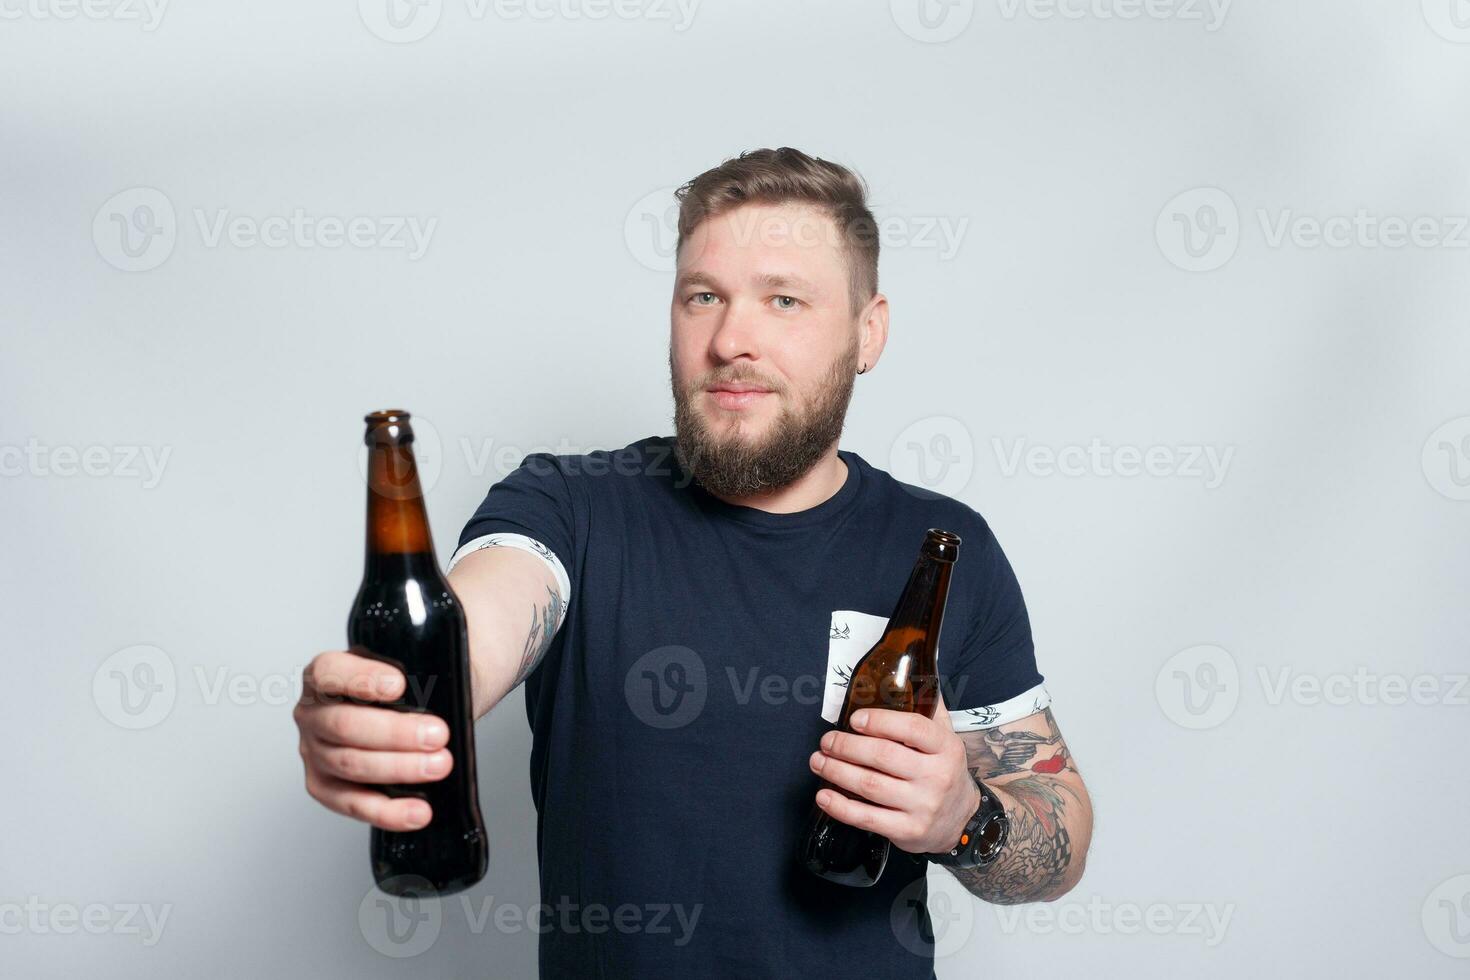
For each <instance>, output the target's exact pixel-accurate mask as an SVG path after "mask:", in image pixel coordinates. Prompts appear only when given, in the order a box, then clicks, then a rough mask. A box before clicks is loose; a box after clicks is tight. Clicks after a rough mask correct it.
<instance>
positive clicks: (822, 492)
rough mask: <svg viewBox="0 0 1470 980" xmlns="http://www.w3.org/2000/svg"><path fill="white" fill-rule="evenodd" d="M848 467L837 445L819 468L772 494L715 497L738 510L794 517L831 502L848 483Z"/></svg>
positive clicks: (818, 465)
mask: <svg viewBox="0 0 1470 980" xmlns="http://www.w3.org/2000/svg"><path fill="white" fill-rule="evenodd" d="M847 469H848V467H847V463H845V462H843V460H842V457H841V456H838V455H837V447H836V446H835V445H834V446H833V447H832V448H831V449H829V450H828V451H827V454H826V455H825V456H823V457H822V458H821V459H820V460H818V461H817V464H816V465H815V466H813V467H812V468H811V469H809V470H807V471H806V473H804V474H803V475H802V476H801V477H800V478H798V479H797V480H796V481H795V482H793V483H789V484H787V485H786V486H784V487H781V488H780V489H779V490H773V491H771V492H770V493H763V494H749V495H746V496H742V497H726V496H723V495H721V494H715V496H716V497H719V499H720V500H723V501H724V502H725V503H727V504H734V505H736V506H738V507H754V508H756V509H757V510H763V511H766V512H767V513H770V514H795V513H797V512H799V511H803V510H811V509H812V508H813V507H816V506H817V505H818V504H822V503H825V502H826V501H828V500H830V499H831V498H832V497H833V496H834V495H835V494H836V493H837V491H839V490H841V489H842V487H843V484H845V483H846V482H847V480H848V472H847Z"/></svg>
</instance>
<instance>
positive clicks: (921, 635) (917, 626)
mask: <svg viewBox="0 0 1470 980" xmlns="http://www.w3.org/2000/svg"><path fill="white" fill-rule="evenodd" d="M953 569H954V563H953V562H950V561H943V560H941V559H938V558H934V557H931V556H930V555H927V554H920V555H919V560H918V561H916V562H915V563H914V570H913V571H912V572H910V573H909V580H908V584H907V585H905V586H904V588H903V593H902V594H900V595H899V597H898V604H897V605H895V606H894V607H893V615H891V616H890V617H888V628H887V630H886V631H885V632H884V634H883V645H884V646H886V647H888V648H890V649H894V650H899V651H902V652H903V653H905V654H908V655H909V656H912V657H916V658H918V660H919V662H920V664H921V665H923V667H925V668H928V669H929V670H930V671H931V672H932V670H933V667H934V665H935V664H936V663H937V654H938V650H939V631H940V628H941V627H942V626H943V620H944V604H945V601H946V599H947V598H948V597H949V578H950V573H951V572H952V571H953Z"/></svg>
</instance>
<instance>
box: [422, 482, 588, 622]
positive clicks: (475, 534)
mask: <svg viewBox="0 0 1470 980" xmlns="http://www.w3.org/2000/svg"><path fill="white" fill-rule="evenodd" d="M496 546H500V547H515V548H521V549H523V550H526V551H529V552H531V553H532V554H535V555H537V556H538V557H540V558H541V559H542V560H543V561H545V562H546V563H547V565H548V566H550V568H551V570H552V572H553V573H554V574H555V575H556V579H557V584H558V586H559V587H560V588H561V594H562V610H563V611H565V610H566V608H567V606H568V605H569V604H570V603H571V575H570V573H569V571H568V570H569V569H573V568H574V567H575V556H576V519H575V511H574V509H573V496H572V488H571V485H570V483H569V481H568V480H567V475H566V473H565V472H564V470H563V469H562V466H561V464H560V460H558V458H557V457H556V456H554V455H552V454H550V453H532V454H530V455H529V456H526V457H525V458H524V459H523V460H521V465H520V466H518V467H517V468H516V469H515V470H513V471H512V472H511V473H510V474H509V475H507V476H506V477H505V478H503V479H502V480H500V481H499V482H498V483H496V484H495V485H494V486H492V487H491V488H490V490H489V492H488V493H486V494H485V499H484V500H483V501H481V503H480V506H479V507H478V508H476V510H475V513H474V515H473V516H472V517H470V519H469V521H468V522H467V523H466V524H465V526H464V530H463V531H461V532H460V535H459V546H458V547H457V548H456V549H455V552H454V556H453V557H452V558H451V559H450V562H449V567H450V568H451V569H452V568H453V567H454V566H455V565H456V564H458V563H459V562H460V561H461V560H462V559H463V558H464V557H465V555H467V554H470V553H471V552H473V551H476V550H478V549H480V548H488V547H496Z"/></svg>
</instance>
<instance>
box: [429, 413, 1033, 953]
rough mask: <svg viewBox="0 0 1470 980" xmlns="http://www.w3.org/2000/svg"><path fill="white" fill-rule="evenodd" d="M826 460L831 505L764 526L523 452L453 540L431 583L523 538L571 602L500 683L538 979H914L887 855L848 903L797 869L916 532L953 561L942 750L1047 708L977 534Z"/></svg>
mask: <svg viewBox="0 0 1470 980" xmlns="http://www.w3.org/2000/svg"><path fill="white" fill-rule="evenodd" d="M839 455H840V457H841V459H842V461H843V462H845V463H846V464H847V478H846V482H845V483H844V484H843V485H842V488H841V489H840V490H839V491H838V492H837V493H836V494H834V495H833V496H832V497H830V498H829V499H827V500H826V501H824V502H822V503H821V504H818V505H817V506H815V507H812V508H810V509H808V510H804V511H800V512H798V513H791V514H773V513H768V512H766V511H762V510H759V509H756V508H752V507H741V506H736V505H732V504H728V503H725V502H723V501H721V500H719V499H718V498H716V497H714V496H713V495H711V494H710V493H708V492H707V491H705V490H704V489H703V488H702V487H701V486H700V485H699V484H698V483H697V482H695V481H693V480H692V479H691V477H690V476H689V475H688V474H687V473H686V472H685V471H684V470H683V469H682V468H681V467H680V466H679V463H678V461H677V459H676V457H675V455H674V453H673V438H672V437H650V438H647V439H642V440H639V441H638V442H635V443H633V444H631V445H629V446H626V447H624V448H623V449H620V450H616V451H599V452H592V453H587V454H583V455H552V454H549V453H533V454H531V455H529V456H527V457H526V458H525V459H524V461H523V462H522V463H521V465H520V467H519V468H518V469H517V470H515V472H513V473H511V474H510V475H509V476H507V477H505V478H504V479H503V480H501V481H500V482H498V483H496V484H495V485H494V486H493V487H492V488H491V489H490V491H489V493H488V495H487V496H486V498H485V501H484V503H482V504H481V505H480V507H479V509H478V510H477V511H476V512H475V515H474V516H473V517H472V518H471V519H470V521H469V523H468V524H466V526H465V528H464V532H463V533H462V535H461V537H460V548H459V549H458V551H457V552H456V556H455V557H456V560H457V559H458V558H460V557H462V556H463V555H464V554H466V553H468V552H469V551H471V550H473V549H474V548H475V547H476V546H477V542H482V540H483V539H484V538H485V536H487V535H491V534H502V535H505V534H509V535H514V536H524V538H529V539H531V540H533V541H535V542H539V543H540V545H542V546H544V548H545V549H546V550H547V551H549V552H550V553H551V554H552V555H554V556H555V557H556V559H557V560H558V561H559V562H560V564H561V566H562V568H564V570H565V573H566V577H567V579H568V581H569V583H570V596H569V601H568V602H567V604H566V607H565V610H564V615H565V619H564V621H563V623H562V625H561V627H560V628H559V630H558V631H557V633H556V636H555V638H554V640H553V642H552V644H551V647H550V649H549V650H548V651H547V654H546V656H545V658H544V659H543V660H542V662H541V664H540V666H539V667H537V669H536V670H535V671H534V672H533V673H532V674H531V676H530V677H529V678H528V679H527V681H526V682H525V693H526V713H527V716H528V718H529V720H530V723H531V729H532V733H533V741H532V750H531V789H532V794H533V796H534V798H535V802H536V809H537V839H536V845H537V854H538V858H539V864H540V877H541V902H542V905H543V908H542V909H541V910H540V914H539V915H538V917H537V922H536V923H534V925H535V926H536V927H537V928H538V929H539V930H542V935H541V939H540V968H541V975H542V976H543V977H548V978H552V977H556V978H560V977H578V978H587V980H591V978H601V977H607V978H624V977H627V978H638V980H658V978H665V977H667V978H678V980H686V978H689V977H706V976H714V977H778V976H779V977H793V976H795V977H809V978H814V977H827V976H838V975H846V976H857V975H863V976H874V977H884V978H894V980H896V978H904V977H922V978H927V977H931V976H932V975H933V937H932V933H931V931H930V928H929V919H928V914H927V912H926V909H925V901H924V900H925V895H926V891H925V885H924V880H923V879H924V875H925V869H926V862H925V861H924V860H923V859H922V858H916V857H914V856H912V855H909V854H906V853H905V852H903V851H901V850H899V849H898V848H896V847H895V848H893V849H892V853H891V856H890V858H889V861H888V866H887V869H886V870H885V871H884V873H883V876H882V878H881V879H880V880H879V882H878V884H877V885H875V886H873V887H871V888H850V887H847V886H844V885H836V884H832V883H829V882H826V881H824V880H821V879H819V878H817V877H815V876H814V875H812V874H811V873H810V872H809V871H807V870H806V869H805V868H803V867H801V866H800V865H799V864H798V863H797V859H796V852H797V845H798V841H799V838H800V836H801V833H802V830H803V827H804V825H805V823H806V818H807V815H808V813H809V812H810V809H811V806H812V803H813V798H814V796H815V794H816V790H817V788H818V780H817V778H816V777H815V776H814V775H813V774H812V772H811V770H810V769H809V768H808V765H807V760H808V757H809V756H810V755H811V753H812V752H814V751H815V750H816V749H817V748H818V741H819V739H820V738H821V736H822V734H823V733H825V732H826V731H827V730H828V729H829V728H830V727H831V722H832V721H833V720H835V718H836V716H837V709H839V708H840V706H841V699H842V695H843V693H844V690H843V685H844V683H845V678H846V672H847V670H848V669H849V668H850V667H851V665H852V664H853V663H854V662H855V661H856V660H857V659H858V658H859V657H861V656H862V654H864V653H866V652H867V650H868V649H869V648H870V647H871V646H872V645H873V644H874V643H875V642H876V641H877V639H878V637H879V636H880V635H881V633H882V628H883V625H884V624H885V623H886V621H887V617H888V616H889V615H890V614H891V613H892V611H893V606H894V604H895V602H896V601H897V600H898V596H899V593H900V592H901V591H902V590H903V587H904V584H905V583H906V582H907V580H908V576H909V573H910V571H912V569H913V566H914V562H915V560H916V559H917V558H918V554H919V546H920V544H921V543H922V542H923V540H924V534H925V531H926V530H927V529H929V528H942V529H944V530H947V531H953V532H954V533H956V534H958V535H960V537H961V538H962V539H963V543H962V544H961V546H960V551H959V559H958V561H957V562H956V564H955V566H954V572H953V575H952V578H951V583H950V592H949V601H948V606H947V608H946V611H945V616H944V622H943V627H942V630H941V634H940V643H939V672H940V676H941V685H942V690H943V692H944V696H945V701H946V705H947V707H948V708H949V709H950V712H951V719H952V721H953V723H954V726H955V727H956V729H957V730H970V729H975V728H986V727H991V726H993V725H997V724H1004V723H1006V722H1009V721H1014V720H1016V719H1018V718H1021V717H1024V716H1026V715H1028V714H1031V713H1033V712H1034V711H1037V710H1040V709H1041V708H1043V707H1045V706H1046V704H1047V697H1046V693H1045V690H1044V688H1043V687H1042V678H1041V675H1040V674H1039V673H1038V672H1037V668H1036V661H1035V656H1034V652H1033V648H1032V641H1031V629H1030V624H1029V622H1028V620H1027V616H1026V607H1025V603H1024V602H1023V600H1022V597H1021V591H1020V588H1019V586H1018V585H1017V582H1016V578H1015V575H1014V574H1013V572H1012V571H1011V567H1010V564H1009V563H1008V562H1007V561H1006V558H1005V555H1004V554H1003V553H1002V552H1001V549H1000V545H999V544H998V543H997V542H996V540H995V538H994V536H993V535H992V534H991V532H990V528H989V527H988V526H987V524H986V523H985V521H984V520H983V519H982V518H981V516H980V515H979V514H977V513H976V512H975V511H974V510H973V509H971V508H970V507H969V506H967V505H965V504H964V503H961V502H960V501H957V500H953V499H951V498H949V497H945V496H942V495H939V494H935V493H933V492H931V491H927V490H924V489H922V488H918V487H914V486H911V485H909V484H904V483H901V482H899V481H898V480H896V479H894V478H893V477H892V476H890V475H889V474H887V473H885V472H883V471H882V470H878V469H875V468H874V467H872V466H870V465H869V464H868V463H867V462H866V461H865V460H863V459H862V458H861V457H860V456H858V455H857V454H855V453H852V452H848V451H845V450H841V451H839ZM564 598H565V597H564ZM834 705H835V707H834ZM824 710H825V712H826V715H827V717H825V718H824V717H823V715H824Z"/></svg>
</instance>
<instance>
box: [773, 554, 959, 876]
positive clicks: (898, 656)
mask: <svg viewBox="0 0 1470 980" xmlns="http://www.w3.org/2000/svg"><path fill="white" fill-rule="evenodd" d="M959 546H960V537H959V535H957V534H953V533H951V532H949V531H942V530H940V529H938V528H930V529H929V531H928V533H927V534H926V535H925V537H924V542H923V544H922V545H921V546H920V548H919V558H918V560H917V561H916V562H915V563H914V569H913V571H912V572H911V573H910V574H909V580H908V583H907V584H906V585H905V586H904V589H903V592H902V593H901V594H900V595H899V598H898V602H897V604H896V605H895V606H894V609H893V614H892V615H891V616H890V617H889V618H888V625H887V627H886V628H885V629H884V631H883V636H882V638H881V639H879V640H878V642H877V643H876V644H874V646H873V648H872V649H871V650H869V651H868V652H867V653H866V654H865V655H864V656H863V658H862V659H861V660H859V661H858V663H857V664H856V665H855V666H854V667H853V670H852V677H851V678H849V680H848V684H847V696H846V697H845V698H844V700H843V705H842V714H841V715H840V716H839V717H838V719H837V730H838V731H844V732H851V731H852V730H853V729H852V715H853V713H854V712H855V711H857V710H859V709H860V708H869V707H872V708H888V709H891V710H894V711H916V712H921V713H922V714H924V715H926V716H928V717H931V718H932V717H934V709H935V706H936V705H937V703H938V695H939V666H938V663H939V661H938V650H939V636H940V632H941V627H942V625H943V621H944V605H945V601H946V599H947V598H948V596H949V579H950V573H951V571H952V570H953V567H954V563H955V561H956V559H957V558H958V557H959ZM822 785H823V787H825V788H826V789H828V790H830V791H831V792H834V793H842V794H843V795H846V796H851V795H852V794H849V793H845V792H844V791H843V790H841V789H839V788H837V787H836V786H833V785H832V784H831V783H828V782H827V781H826V780H822ZM890 846H891V845H890V844H889V841H888V838H886V837H884V836H883V835H882V834H877V833H874V832H872V831H868V830H861V829H859V828H857V827H852V826H849V825H847V824H845V823H842V822H841V821H840V820H837V819H836V818H834V817H831V816H829V815H828V814H827V813H826V812H825V811H823V810H822V808H821V807H819V806H816V805H813V806H812V809H811V814H810V816H809V817H808V818H807V826H806V831H805V834H804V835H803V837H802V844H801V853H800V860H801V863H802V864H803V865H805V866H806V868H807V869H808V870H809V871H811V872H812V873H813V874H815V875H818V876H819V877H822V878H826V879H827V880H828V881H832V882H836V883H837V884H842V885H851V886H853V887H857V888H866V887H869V886H871V885H874V884H877V882H878V878H879V876H880V875H882V874H883V868H884V866H885V865H886V864H887V862H888V852H889V848H890Z"/></svg>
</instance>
